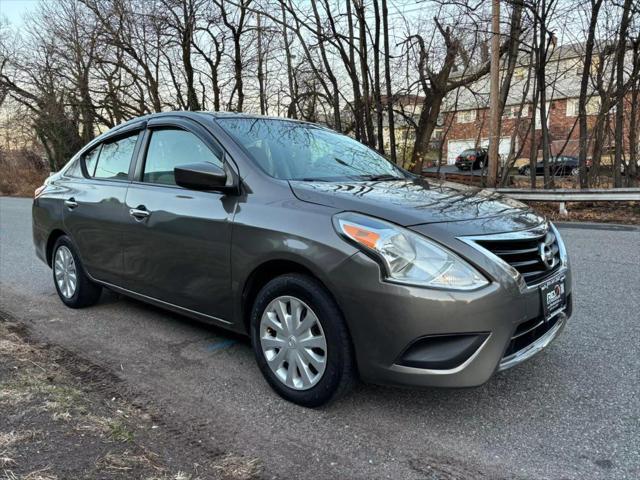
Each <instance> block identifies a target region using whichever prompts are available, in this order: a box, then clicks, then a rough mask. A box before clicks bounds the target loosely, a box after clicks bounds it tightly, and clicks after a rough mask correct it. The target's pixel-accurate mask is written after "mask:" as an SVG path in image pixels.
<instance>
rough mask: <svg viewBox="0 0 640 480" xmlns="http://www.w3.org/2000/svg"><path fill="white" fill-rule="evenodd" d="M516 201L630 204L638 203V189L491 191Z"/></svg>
mask: <svg viewBox="0 0 640 480" xmlns="http://www.w3.org/2000/svg"><path fill="white" fill-rule="evenodd" d="M491 190H495V191H496V192H498V193H503V194H505V195H507V196H509V197H512V198H515V199H517V200H529V201H539V202H632V201H640V188H614V189H607V188H592V189H585V190H577V189H576V190H574V189H571V188H565V189H554V190H542V189H540V190H523V189H520V188H496V189H491Z"/></svg>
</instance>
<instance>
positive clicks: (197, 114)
mask: <svg viewBox="0 0 640 480" xmlns="http://www.w3.org/2000/svg"><path fill="white" fill-rule="evenodd" d="M175 116H178V117H183V118H191V119H194V120H197V119H200V120H202V119H204V118H214V119H224V118H246V119H263V120H280V121H287V122H296V123H300V124H305V125H310V126H314V127H318V128H327V127H326V126H325V125H322V124H317V123H313V122H308V121H306V120H298V119H295V118H285V117H275V116H269V115H259V114H256V113H245V112H210V111H189V110H172V111H167V112H156V113H149V114H147V115H142V116H140V117H135V118H132V119H131V120H127V121H126V122H124V123H121V124H119V125H116V126H115V127H113V128H112V129H110V130H108V131H107V132H105V133H109V134H110V135H111V134H112V133H114V132H116V131H118V130H120V129H124V128H126V127H127V126H129V125H133V124H136V123H138V122H143V121H149V120H151V119H153V118H160V117H175Z"/></svg>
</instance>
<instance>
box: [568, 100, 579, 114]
mask: <svg viewBox="0 0 640 480" xmlns="http://www.w3.org/2000/svg"><path fill="white" fill-rule="evenodd" d="M566 115H567V117H576V116H578V99H577V98H568V99H567V113H566Z"/></svg>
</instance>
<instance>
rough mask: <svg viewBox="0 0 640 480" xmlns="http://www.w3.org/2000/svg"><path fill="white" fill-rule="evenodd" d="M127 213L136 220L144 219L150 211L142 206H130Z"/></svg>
mask: <svg viewBox="0 0 640 480" xmlns="http://www.w3.org/2000/svg"><path fill="white" fill-rule="evenodd" d="M129 215H131V216H132V217H133V218H135V219H136V220H144V219H145V218H147V217H148V216H149V215H151V212H150V211H149V210H147V209H146V208H144V207H138V208H130V209H129Z"/></svg>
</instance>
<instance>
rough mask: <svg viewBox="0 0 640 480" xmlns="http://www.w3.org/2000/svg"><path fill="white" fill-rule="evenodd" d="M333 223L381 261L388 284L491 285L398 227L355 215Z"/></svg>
mask: <svg viewBox="0 0 640 480" xmlns="http://www.w3.org/2000/svg"><path fill="white" fill-rule="evenodd" d="M333 223H334V226H335V228H336V230H337V232H338V234H340V235H341V236H343V237H344V238H346V239H347V240H349V241H350V242H352V243H355V244H356V245H357V246H358V247H360V248H362V249H363V250H364V251H365V252H367V253H369V254H372V255H374V256H375V257H376V258H377V259H378V260H380V262H381V263H382V265H383V267H384V269H385V272H384V273H385V277H386V279H387V280H388V281H392V282H396V283H403V284H407V285H415V286H420V287H431V288H445V289H450V290H475V289H476V288H480V287H482V286H484V285H487V284H488V283H489V282H488V280H487V279H486V278H484V277H483V276H482V275H481V274H480V273H479V272H478V271H477V270H476V269H475V268H473V267H472V266H471V265H469V264H468V263H467V262H465V261H464V260H462V259H461V258H460V257H458V256H457V255H456V254H454V253H453V252H451V251H449V250H448V249H446V248H444V247H443V246H441V245H439V244H437V243H435V242H433V241H431V240H429V239H427V238H425V237H423V236H422V235H418V234H417V233H414V232H412V231H410V230H407V229H405V228H402V227H399V226H398V225H394V224H392V223H389V222H385V221H383V220H378V219H377V218H372V217H368V216H366V215H361V214H358V213H352V212H345V213H339V214H337V215H335V216H334V217H333Z"/></svg>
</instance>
